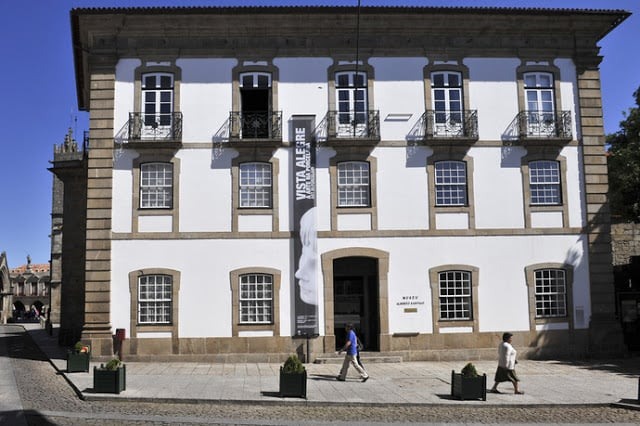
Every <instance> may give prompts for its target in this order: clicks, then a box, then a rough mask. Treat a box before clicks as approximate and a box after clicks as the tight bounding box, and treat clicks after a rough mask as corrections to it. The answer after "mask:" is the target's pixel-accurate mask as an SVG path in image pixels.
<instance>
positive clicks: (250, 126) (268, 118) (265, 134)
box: [229, 111, 282, 141]
mask: <svg viewBox="0 0 640 426" xmlns="http://www.w3.org/2000/svg"><path fill="white" fill-rule="evenodd" d="M229 139H231V140H232V139H270V140H279V141H281V140H282V111H273V112H270V111H242V112H240V111H231V113H230V115H229Z"/></svg>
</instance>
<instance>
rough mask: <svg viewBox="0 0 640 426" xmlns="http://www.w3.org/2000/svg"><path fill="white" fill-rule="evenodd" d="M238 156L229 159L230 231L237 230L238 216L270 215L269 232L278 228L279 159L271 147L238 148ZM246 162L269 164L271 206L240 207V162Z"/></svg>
mask: <svg viewBox="0 0 640 426" xmlns="http://www.w3.org/2000/svg"><path fill="white" fill-rule="evenodd" d="M238 152H239V153H238V156H236V157H235V158H234V159H233V160H232V161H231V204H232V207H231V209H232V220H231V222H232V223H231V230H232V232H238V227H239V225H238V222H239V217H240V216H252V215H258V216H260V215H263V216H266V215H271V232H277V231H278V230H279V228H280V210H279V207H278V206H279V204H280V198H279V190H280V189H279V184H278V178H279V174H280V160H279V159H278V158H275V157H273V156H272V152H271V149H264V150H260V149H256V150H249V151H245V150H238ZM248 162H252V163H253V162H258V163H269V164H271V207H270V208H264V207H260V208H251V207H240V164H242V163H248Z"/></svg>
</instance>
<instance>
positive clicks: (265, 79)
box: [258, 74, 269, 88]
mask: <svg viewBox="0 0 640 426" xmlns="http://www.w3.org/2000/svg"><path fill="white" fill-rule="evenodd" d="M258 87H262V88H267V87H269V76H268V75H265V74H258Z"/></svg>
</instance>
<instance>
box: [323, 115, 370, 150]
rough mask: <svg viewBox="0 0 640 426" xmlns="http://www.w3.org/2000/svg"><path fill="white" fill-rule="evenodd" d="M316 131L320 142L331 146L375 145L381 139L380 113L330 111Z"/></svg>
mask: <svg viewBox="0 0 640 426" xmlns="http://www.w3.org/2000/svg"><path fill="white" fill-rule="evenodd" d="M315 133H316V140H317V141H318V142H320V143H326V144H327V145H330V146H346V145H365V146H366V145H375V144H377V143H378V142H379V141H380V114H379V112H378V111H377V110H370V111H364V112H359V113H355V114H354V113H353V112H339V111H329V112H327V115H325V117H324V118H323V120H322V121H321V122H320V124H319V125H318V126H317V127H316V129H315Z"/></svg>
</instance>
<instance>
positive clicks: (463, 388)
mask: <svg viewBox="0 0 640 426" xmlns="http://www.w3.org/2000/svg"><path fill="white" fill-rule="evenodd" d="M451 396H452V397H454V398H458V399H461V400H465V399H481V400H483V401H486V400H487V375H486V374H483V375H482V376H478V377H464V376H463V375H462V374H461V373H456V372H455V371H451Z"/></svg>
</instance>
